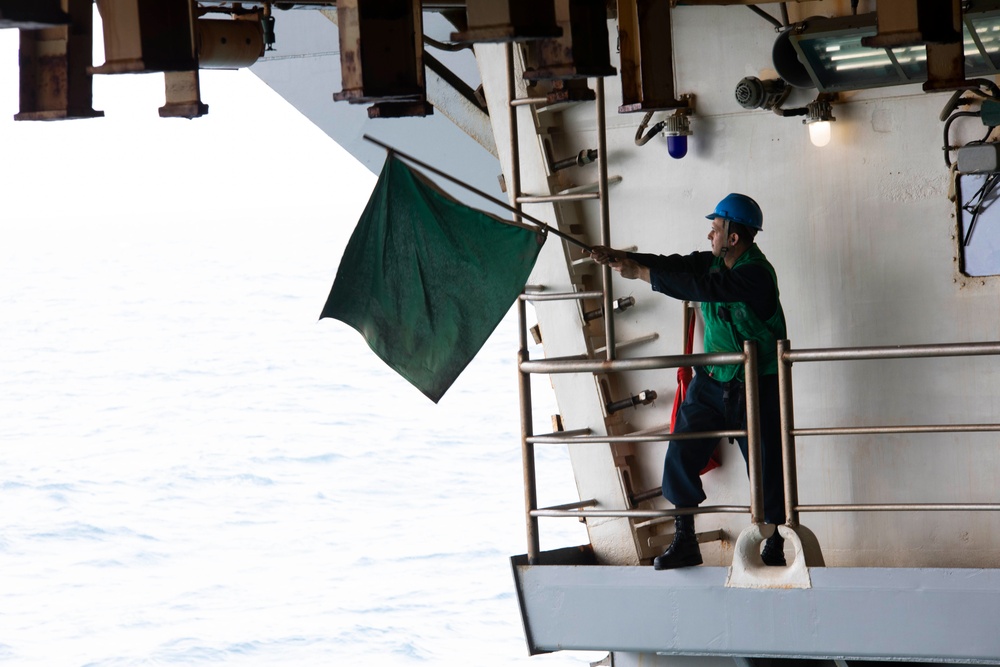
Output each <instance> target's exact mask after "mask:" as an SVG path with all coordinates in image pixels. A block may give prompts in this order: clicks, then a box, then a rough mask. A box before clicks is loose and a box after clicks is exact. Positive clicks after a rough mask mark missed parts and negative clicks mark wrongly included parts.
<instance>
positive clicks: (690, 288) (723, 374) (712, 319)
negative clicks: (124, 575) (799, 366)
mask: <svg viewBox="0 0 1000 667" xmlns="http://www.w3.org/2000/svg"><path fill="white" fill-rule="evenodd" d="M705 217H706V218H708V219H709V220H711V221H712V229H711V231H709V233H708V240H709V241H710V242H711V244H712V250H711V252H707V251H703V252H694V253H692V254H690V255H687V256H681V255H670V256H664V255H651V254H644V253H632V252H623V251H620V250H614V249H611V248H608V247H606V246H595V247H594V249H593V251H592V253H591V257H592V258H593V259H594V261H596V262H598V263H599V264H610V265H611V267H612V268H613V269H614V270H615V271H618V272H619V273H620V274H621V275H622V277H624V278H629V279H640V280H645V281H646V282H648V283H650V285H651V286H652V288H653V290H655V291H657V292H662V293H663V294H666V295H667V296H671V297H674V298H675V299H683V300H687V301H698V302H701V312H702V316H703V318H704V321H705V344H704V347H705V352H709V353H712V352H742V351H743V342H744V341H746V340H752V341H754V342H756V343H757V354H758V369H759V377H758V378H756V380H757V383H758V395H759V397H760V427H761V451H762V457H761V458H762V468H763V485H764V520H765V521H766V522H767V523H771V524H774V525H775V526H777V525H779V524H782V523H784V522H785V507H784V487H783V481H782V468H781V432H780V425H779V420H778V376H777V372H778V363H777V350H776V342H777V341H778V340H780V339H783V338H786V337H787V334H786V332H785V316H784V312H783V311H782V309H781V301H780V300H779V298H778V280H777V277H776V276H775V273H774V268H773V267H772V266H771V264H770V263H769V262H768V261H767V258H766V257H764V253H763V252H761V250H760V248H758V247H757V244H756V243H754V236H755V235H756V234H757V232H759V231H760V230H761V229H762V228H763V214H762V213H761V210H760V206H758V205H757V202H755V201H754V200H753V199H751V198H750V197H748V196H746V195H742V194H737V193H733V194H730V195H728V196H726V197H725V198H724V199H723V200H722V201H720V202H719V205H718V206H716V207H715V211H713V212H712V213H711V214H709V215H707V216H705ZM743 382H744V377H743V367H742V366H741V365H726V366H705V367H699V368H697V369H695V375H694V379H693V380H692V381H691V385H690V386H689V387H688V390H687V395H686V396H685V398H684V402H683V403H682V404H681V406H680V409H679V410H678V412H677V420H676V423H675V428H674V433H696V432H705V431H721V430H736V429H745V428H746V406H745V388H744V384H743ZM737 441H738V442H739V445H740V451H742V453H743V458H744V459H746V458H747V439H746V438H737ZM717 444H718V439H717V438H701V439H696V440H677V441H672V442H670V444H669V446H668V447H667V455H666V459H665V461H664V464H663V496H664V497H665V498H666V499H667V500H669V501H670V502H671V503H673V505H674V506H675V507H677V508H678V509H681V508H694V507H697V506H698V505H700V504H701V503H702V501H704V500H705V492H704V490H703V489H702V484H701V477H700V472H701V470H703V469H704V468H705V465H706V464H707V463H708V460H709V457H710V456H711V455H712V452H713V451H714V450H715V447H716V445H717ZM674 526H675V532H674V539H673V542H672V543H671V544H670V546H669V547H668V548H667V550H666V551H665V552H663V554H662V555H661V556H658V557H657V558H655V559H654V561H653V566H654V567H655V568H656V569H657V570H666V569H670V568H675V567H686V566H690V565H700V564H701V563H702V558H701V550H700V549H699V548H698V538H697V537H696V535H695V531H694V515H693V514H681V515H678V516H677V517H675V524H674ZM783 543H784V540H783V539H782V537H781V536H780V535H779V534H778V531H777V529H775V531H774V533H773V534H772V535H771V537H770V538H768V539H767V541H766V543H765V545H764V550H763V553H762V554H761V558H762V559H763V561H764V563H766V564H767V565H784V564H785V555H784V552H783Z"/></svg>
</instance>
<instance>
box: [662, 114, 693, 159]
mask: <svg viewBox="0 0 1000 667" xmlns="http://www.w3.org/2000/svg"><path fill="white" fill-rule="evenodd" d="M663 134H665V135H666V137H667V153H669V154H670V157H672V158H674V159H675V160H680V159H681V158H682V157H684V156H685V155H687V152H688V137H689V136H691V123H690V121H688V110H686V109H678V110H677V111H675V112H674V113H673V114H672V115H670V116H667V118H666V120H665V121H664V126H663Z"/></svg>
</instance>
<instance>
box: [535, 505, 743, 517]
mask: <svg viewBox="0 0 1000 667" xmlns="http://www.w3.org/2000/svg"><path fill="white" fill-rule="evenodd" d="M750 511H751V509H750V507H748V506H746V505H702V506H700V507H690V508H685V509H681V508H675V507H671V508H668V509H662V510H587V509H583V510H563V509H555V508H546V509H538V510H531V512H530V514H531V516H533V517H540V516H544V517H584V518H586V517H602V518H618V519H660V518H664V517H670V516H677V515H678V514H746V513H747V512H750Z"/></svg>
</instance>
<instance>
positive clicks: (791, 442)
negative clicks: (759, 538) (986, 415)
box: [778, 340, 1000, 528]
mask: <svg viewBox="0 0 1000 667" xmlns="http://www.w3.org/2000/svg"><path fill="white" fill-rule="evenodd" d="M987 355H1000V342H992V341H991V342H978V343H949V344H931V345H892V346H877V347H844V348H827V349H804V350H792V349H791V343H789V341H787V340H779V341H778V397H779V403H780V406H781V408H780V409H781V447H782V463H783V467H784V478H785V479H784V484H785V515H786V517H787V519H786V521H787V523H788V525H789V526H791V527H793V528H794V527H795V526H797V525H798V524H799V513H801V512H913V511H921V512H924V511H927V512H942V511H944V512H950V511H998V510H1000V503H879V504H873V503H849V504H833V503H828V504H823V505H815V504H814V505H800V504H799V502H798V468H797V466H796V463H795V438H796V437H798V436H829V435H889V434H901V433H981V432H995V431H1000V424H925V425H918V424H904V425H896V426H826V427H818V428H815V427H814V428H796V427H795V410H794V407H793V401H792V364H793V363H794V362H810V361H859V360H860V361H869V360H883V359H919V358H923V359H926V358H937V357H973V356H987Z"/></svg>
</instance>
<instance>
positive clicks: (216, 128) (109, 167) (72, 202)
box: [0, 22, 375, 234]
mask: <svg viewBox="0 0 1000 667" xmlns="http://www.w3.org/2000/svg"><path fill="white" fill-rule="evenodd" d="M98 23H99V22H98ZM17 53H18V31H17V30H14V29H7V30H0V151H2V155H3V159H2V160H0V197H2V198H3V200H4V206H3V211H2V213H0V215H3V216H4V217H5V218H17V219H20V220H24V221H29V220H31V219H33V218H36V217H38V216H48V217H51V216H65V217H67V218H73V219H76V220H78V221H80V222H81V223H85V222H86V221H87V220H90V219H94V217H95V216H100V217H104V218H110V217H114V216H117V215H123V216H125V217H141V218H142V219H143V220H144V221H145V222H147V223H155V222H165V221H170V220H175V219H176V217H177V216H182V217H187V218H191V217H195V216H204V215H205V214H208V215H209V216H210V215H241V214H247V213H249V212H255V213H260V212H265V213H267V214H269V215H270V216H273V217H274V219H275V220H276V221H280V219H281V218H282V216H287V215H294V214H297V213H299V212H300V211H315V210H316V207H317V205H318V204H322V205H324V206H329V204H330V203H331V202H336V203H337V206H338V209H339V210H341V211H343V212H344V219H345V220H349V221H350V223H345V224H344V225H343V226H344V229H345V234H349V233H350V231H351V229H353V222H354V221H356V220H357V215H358V214H359V213H360V211H361V210H362V209H363V207H364V204H365V202H366V201H367V198H368V195H369V193H370V192H371V189H372V188H373V187H374V184H375V176H374V175H372V174H371V173H370V172H368V170H366V169H365V168H364V167H362V166H361V165H360V164H359V163H357V162H356V161H355V160H354V159H353V158H352V157H351V156H350V155H349V154H347V153H346V151H344V150H343V149H341V148H340V147H339V146H338V145H337V144H336V143H335V142H334V141H333V140H332V139H330V138H329V137H328V136H327V135H326V134H324V133H323V132H321V131H320V130H319V129H318V128H316V127H315V126H314V125H313V124H312V123H310V122H309V121H308V120H307V119H306V118H305V117H303V116H302V115H301V114H299V113H298V112H297V111H295V110H294V109H293V108H292V107H291V106H290V105H289V104H288V103H287V102H285V101H284V100H283V99H281V98H280V97H279V96H278V95H277V94H275V93H274V92H273V91H271V90H270V89H269V88H267V86H265V85H264V84H263V83H262V82H260V81H259V80H258V79H257V78H256V77H255V76H254V75H253V74H251V73H250V72H249V71H247V70H238V71H203V72H202V75H201V91H202V100H203V101H204V102H205V103H206V104H208V105H209V113H208V115H207V116H204V117H202V118H198V119H191V120H188V119H173V118H170V119H163V118H160V117H159V115H158V109H159V107H160V106H162V105H163V103H164V92H163V75H161V74H128V75H117V76H109V75H105V76H95V77H94V105H93V108H94V109H98V110H103V111H104V113H105V117H104V118H95V119H86V120H72V121H59V122H27V121H22V122H15V121H14V120H13V119H12V117H13V116H14V114H16V113H17V112H18V108H19V101H18V67H17V58H18V55H17ZM100 60H103V55H100V54H98V55H97V56H96V57H95V62H100ZM153 202H155V206H148V204H149V203H153Z"/></svg>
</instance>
